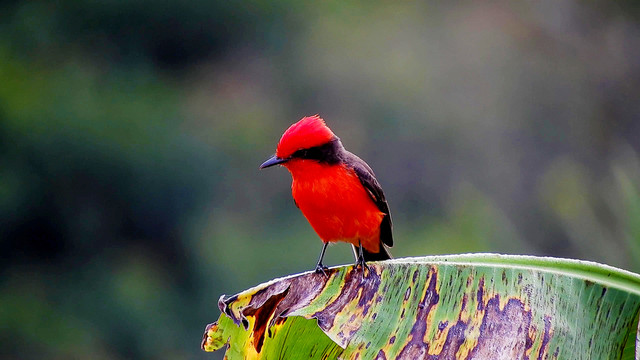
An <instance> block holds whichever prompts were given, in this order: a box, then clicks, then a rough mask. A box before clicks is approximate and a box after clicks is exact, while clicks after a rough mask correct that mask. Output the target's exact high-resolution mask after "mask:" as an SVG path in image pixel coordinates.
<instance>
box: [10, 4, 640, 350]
mask: <svg viewBox="0 0 640 360" xmlns="http://www.w3.org/2000/svg"><path fill="white" fill-rule="evenodd" d="M633 4H634V3H633V2H629V3H615V4H614V3H609V2H596V3H590V4H583V3H578V2H573V1H565V2H560V3H557V2H543V3H527V4H525V3H521V4H520V3H517V4H516V3H513V4H512V3H493V4H473V3H466V4H465V3H463V4H447V5H436V4H425V3H422V4H397V3H387V2H349V3H343V2H317V3H300V2H294V1H276V2H262V1H253V2H240V1H227V2H201V1H192V2H171V1H161V2H157V1H154V2H151V1H106V2H105V1H85V2H74V1H57V2H46V1H29V2H19V1H13V2H3V3H2V4H0V20H1V21H0V33H1V34H2V36H1V37H0V219H1V220H0V260H1V262H0V344H2V345H0V346H1V348H0V354H1V356H2V357H3V358H7V359H12V358H15V359H18V358H19V359H35V358H42V357H47V358H54V359H57V358H60V359H62V358H64V359H68V358H92V359H101V358H104V359H118V358H123V359H124V358H126V359H130V358H159V359H163V358H166V359H180V358H211V357H212V355H210V354H204V353H201V351H200V350H199V341H200V335H201V334H202V330H203V328H204V325H205V323H206V322H207V321H211V320H213V319H214V318H216V317H217V316H218V310H217V307H216V301H217V298H218V296H219V295H220V294H222V293H227V294H229V293H234V292H236V291H239V290H241V289H244V288H247V287H248V286H251V285H253V284H255V283H258V282H262V281H265V280H267V279H270V278H273V277H276V276H281V275H285V274H289V273H294V272H299V271H303V270H307V269H311V268H312V267H313V264H314V262H315V260H316V256H317V254H318V252H319V250H320V246H321V244H320V242H319V241H318V240H317V237H316V235H315V234H314V233H313V231H312V230H311V228H310V227H309V226H308V224H307V223H306V221H305V220H304V218H303V217H302V216H301V215H300V214H299V213H298V211H297V209H296V208H295V206H294V205H293V202H292V200H291V196H290V193H289V181H290V178H289V175H288V174H287V173H286V171H285V170H283V169H279V170H278V169H274V170H270V171H264V172H258V170H257V167H258V165H259V164H260V163H261V161H262V160H264V159H265V158H267V157H268V156H269V155H270V154H271V153H272V152H273V150H274V148H275V145H276V142H277V140H278V138H279V136H280V134H281V133H282V131H283V130H284V129H285V128H286V127H287V126H288V125H289V124H290V123H292V122H294V121H296V120H298V119H299V118H300V117H302V116H304V115H311V114H315V113H320V115H322V116H323V117H324V118H325V119H326V120H327V122H328V124H329V125H330V126H331V127H332V129H333V130H334V131H335V132H336V133H337V134H338V135H339V136H340V137H341V138H342V140H343V142H344V143H345V145H346V146H347V148H348V149H350V150H352V151H354V152H355V153H357V154H359V155H360V156H361V157H362V158H364V159H366V160H367V161H368V163H369V164H370V165H372V167H373V168H374V169H375V170H376V173H377V175H378V178H379V180H380V181H381V183H382V185H383V187H384V189H385V192H386V193H387V198H388V199H389V201H390V205H391V209H392V213H393V216H394V224H395V233H396V243H397V246H396V247H395V248H394V249H392V251H393V253H394V254H395V255H396V256H414V255H415V256H418V255H426V254H434V253H459V252H469V251H474V252H477V251H491V252H504V253H525V254H538V255H554V256H565V257H573V258H581V259H589V260H595V261H600V262H604V263H608V264H611V265H615V266H620V267H624V268H627V269H629V270H635V271H640V261H639V260H638V259H640V186H639V184H640V157H639V156H638V152H639V151H640V102H638V101H637V100H638V98H639V95H640V61H639V59H640V53H639V52H638V49H640V36H639V35H640V24H639V23H638V17H637V11H636V10H637V9H635V7H634V6H633ZM350 261H352V259H351V254H350V250H349V249H348V247H347V246H346V245H344V246H343V245H336V246H335V247H333V248H332V249H330V250H329V253H328V259H327V263H329V264H332V263H344V262H350ZM216 356H220V354H218V355H215V354H214V355H213V357H214V358H215V357H216Z"/></svg>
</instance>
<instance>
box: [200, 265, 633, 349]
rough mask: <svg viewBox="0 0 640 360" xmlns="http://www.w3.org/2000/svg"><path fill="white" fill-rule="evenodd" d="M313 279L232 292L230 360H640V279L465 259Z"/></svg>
mask: <svg viewBox="0 0 640 360" xmlns="http://www.w3.org/2000/svg"><path fill="white" fill-rule="evenodd" d="M327 275H328V276H324V275H323V274H316V273H314V272H307V273H302V274H297V275H291V276H288V277H284V278H280V279H275V280H272V281H270V282H267V283H264V284H261V285H258V286H256V287H253V288H251V289H248V290H246V291H243V292H241V293H239V294H236V295H233V296H224V295H223V296H222V297H221V298H220V300H219V301H218V307H219V309H220V311H221V312H222V313H221V315H220V318H219V319H218V321H217V322H215V323H212V324H209V325H207V327H206V328H205V334H204V336H203V340H202V348H203V350H205V351H214V350H217V349H221V348H225V347H226V353H225V358H226V359H230V360H233V359H640V356H638V355H637V354H638V352H639V350H640V347H637V345H636V343H637V341H636V338H637V337H638V335H637V334H638V310H639V309H640V275H638V274H634V273H631V272H628V271H625V270H621V269H617V268H614V267H611V266H607V265H602V264H597V263H593V262H587V261H579V260H570V259H558V258H547V257H533V256H514V255H496V254H463V255H448V256H429V257H419V258H403V259H395V260H389V261H384V262H372V263H369V269H365V270H364V271H363V270H362V269H361V268H355V267H354V266H342V267H335V268H331V269H329V271H328V272H327Z"/></svg>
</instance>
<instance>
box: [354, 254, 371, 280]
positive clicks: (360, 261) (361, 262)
mask: <svg viewBox="0 0 640 360" xmlns="http://www.w3.org/2000/svg"><path fill="white" fill-rule="evenodd" d="M354 266H355V269H356V270H357V269H358V268H360V269H362V278H363V279H364V277H365V269H366V270H367V272H371V268H370V267H369V265H367V262H366V261H365V260H364V256H358V260H356V263H355V265H354Z"/></svg>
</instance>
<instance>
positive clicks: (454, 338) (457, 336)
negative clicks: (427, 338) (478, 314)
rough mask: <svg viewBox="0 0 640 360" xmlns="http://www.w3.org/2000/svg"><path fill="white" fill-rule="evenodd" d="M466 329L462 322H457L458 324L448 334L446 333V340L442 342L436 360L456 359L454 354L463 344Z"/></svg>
mask: <svg viewBox="0 0 640 360" xmlns="http://www.w3.org/2000/svg"><path fill="white" fill-rule="evenodd" d="M466 329H467V324H466V323H465V322H464V321H462V320H458V322H457V323H456V324H455V325H453V326H452V327H451V328H450V329H449V332H448V333H447V339H446V340H445V342H444V346H443V347H442V351H441V352H440V354H439V355H438V359H455V358H456V353H457V352H458V350H459V349H460V346H461V345H462V343H464V340H465V336H464V331H465V330H466Z"/></svg>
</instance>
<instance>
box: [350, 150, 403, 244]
mask: <svg viewBox="0 0 640 360" xmlns="http://www.w3.org/2000/svg"><path fill="white" fill-rule="evenodd" d="M343 156H344V159H343V161H344V163H345V164H346V165H347V166H349V167H351V168H353V170H354V171H355V172H356V175H358V179H360V182H361V183H362V185H363V186H364V188H365V189H367V191H368V192H369V196H371V199H372V200H373V202H374V203H375V204H376V206H377V207H378V209H380V211H381V212H383V213H385V214H386V215H385V216H384V218H382V222H381V223H380V240H381V241H382V243H383V244H385V245H387V246H393V234H392V228H393V224H392V223H391V213H390V212H389V204H387V200H386V199H385V198H384V192H383V191H382V187H381V186H380V183H379V182H378V180H377V179H376V176H375V174H374V173H373V170H371V168H370V167H369V165H367V163H366V162H364V160H362V159H360V158H359V157H357V156H356V155H355V154H352V153H350V152H348V151H346V150H345V151H344V155H343Z"/></svg>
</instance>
